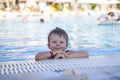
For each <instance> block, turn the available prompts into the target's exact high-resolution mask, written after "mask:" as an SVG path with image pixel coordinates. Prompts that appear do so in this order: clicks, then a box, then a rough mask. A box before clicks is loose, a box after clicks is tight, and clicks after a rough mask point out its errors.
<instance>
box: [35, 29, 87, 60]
mask: <svg viewBox="0 0 120 80" xmlns="http://www.w3.org/2000/svg"><path fill="white" fill-rule="evenodd" d="M48 47H49V49H50V50H51V51H46V52H40V53H38V54H37V55H36V56H35V60H36V61H38V60H43V59H59V58H85V57H88V53H87V52H85V51H76V52H75V51H71V50H66V49H67V47H68V35H67V33H66V32H65V31H64V30H63V29H60V28H55V29H53V30H52V31H51V32H50V33H49V35H48Z"/></svg>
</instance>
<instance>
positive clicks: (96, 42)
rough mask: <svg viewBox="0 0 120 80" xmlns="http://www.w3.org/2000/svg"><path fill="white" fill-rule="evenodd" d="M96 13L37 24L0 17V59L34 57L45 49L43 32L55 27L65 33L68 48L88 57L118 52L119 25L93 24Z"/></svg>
mask: <svg viewBox="0 0 120 80" xmlns="http://www.w3.org/2000/svg"><path fill="white" fill-rule="evenodd" d="M96 18H97V16H93V15H91V16H86V15H82V16H80V15H79V16H76V15H71V16H60V17H55V18H52V19H51V20H49V21H47V22H45V23H41V22H40V21H39V20H37V19H35V20H32V21H27V22H23V21H22V20H21V19H12V20H10V19H9V20H2V19H1V20H0V62H3V61H19V60H34V56H35V55H36V54H37V53H38V52H40V51H46V50H49V49H48V47H47V35H48V33H49V32H50V30H52V29H54V28H55V27H60V28H63V29H64V30H65V31H66V32H67V33H68V35H69V47H68V49H72V50H86V51H88V53H89V55H90V56H96V55H110V54H120V25H108V24H107V25H97V24H96V23H95V22H96Z"/></svg>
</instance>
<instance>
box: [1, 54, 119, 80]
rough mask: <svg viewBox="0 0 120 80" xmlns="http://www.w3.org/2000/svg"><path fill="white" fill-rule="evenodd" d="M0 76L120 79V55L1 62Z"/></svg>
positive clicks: (17, 79)
mask: <svg viewBox="0 0 120 80" xmlns="http://www.w3.org/2000/svg"><path fill="white" fill-rule="evenodd" d="M0 80H120V55H119V54H117V55H109V56H90V57H89V58H82V59H75V58H74V59H56V60H53V59H52V60H42V61H11V62H0Z"/></svg>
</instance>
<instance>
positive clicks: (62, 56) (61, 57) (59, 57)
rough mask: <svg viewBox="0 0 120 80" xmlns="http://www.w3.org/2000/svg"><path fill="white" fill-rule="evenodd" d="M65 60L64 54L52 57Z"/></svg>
mask: <svg viewBox="0 0 120 80" xmlns="http://www.w3.org/2000/svg"><path fill="white" fill-rule="evenodd" d="M65 58H66V56H65V54H61V53H58V54H57V55H56V56H55V57H54V59H65Z"/></svg>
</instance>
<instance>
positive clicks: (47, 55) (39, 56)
mask: <svg viewBox="0 0 120 80" xmlns="http://www.w3.org/2000/svg"><path fill="white" fill-rule="evenodd" d="M50 57H51V55H50V52H40V53H38V54H37V55H36V56H35V60H36V61H38V60H43V59H48V58H50Z"/></svg>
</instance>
